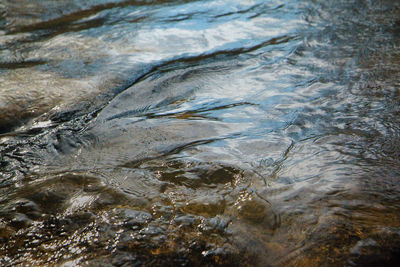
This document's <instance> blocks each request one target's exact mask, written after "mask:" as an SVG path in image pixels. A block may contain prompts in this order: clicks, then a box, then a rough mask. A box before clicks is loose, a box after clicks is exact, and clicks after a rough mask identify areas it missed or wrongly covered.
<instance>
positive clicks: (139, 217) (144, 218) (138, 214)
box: [122, 209, 153, 227]
mask: <svg viewBox="0 0 400 267" xmlns="http://www.w3.org/2000/svg"><path fill="white" fill-rule="evenodd" d="M122 214H123V218H125V225H126V226H128V227H134V226H143V225H145V224H147V223H149V222H150V221H151V220H152V219H153V216H151V214H150V213H148V212H145V211H137V210H131V209H125V210H124V211H123V212H122Z"/></svg>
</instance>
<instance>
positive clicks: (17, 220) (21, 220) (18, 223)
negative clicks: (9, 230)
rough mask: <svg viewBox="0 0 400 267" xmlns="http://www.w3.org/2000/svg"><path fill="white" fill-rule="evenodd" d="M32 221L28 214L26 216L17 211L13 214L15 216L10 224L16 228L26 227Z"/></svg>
mask: <svg viewBox="0 0 400 267" xmlns="http://www.w3.org/2000/svg"><path fill="white" fill-rule="evenodd" d="M31 223H32V220H31V219H29V217H28V216H26V215H25V214H23V213H16V214H14V215H13V218H12V220H11V222H10V225H11V226H12V227H14V228H17V229H19V228H25V227H28V226H29V225H30V224H31Z"/></svg>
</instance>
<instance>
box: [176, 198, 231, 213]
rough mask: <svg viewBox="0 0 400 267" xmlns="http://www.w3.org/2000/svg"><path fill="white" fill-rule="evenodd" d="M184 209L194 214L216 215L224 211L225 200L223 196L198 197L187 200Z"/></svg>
mask: <svg viewBox="0 0 400 267" xmlns="http://www.w3.org/2000/svg"><path fill="white" fill-rule="evenodd" d="M183 209H184V211H185V212H188V213H192V214H197V215H203V216H215V215H217V214H222V213H223V212H224V210H225V200H224V198H223V197H221V196H203V197H198V198H195V199H192V200H190V201H189V202H187V203H186V205H185V207H184V208H183Z"/></svg>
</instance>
